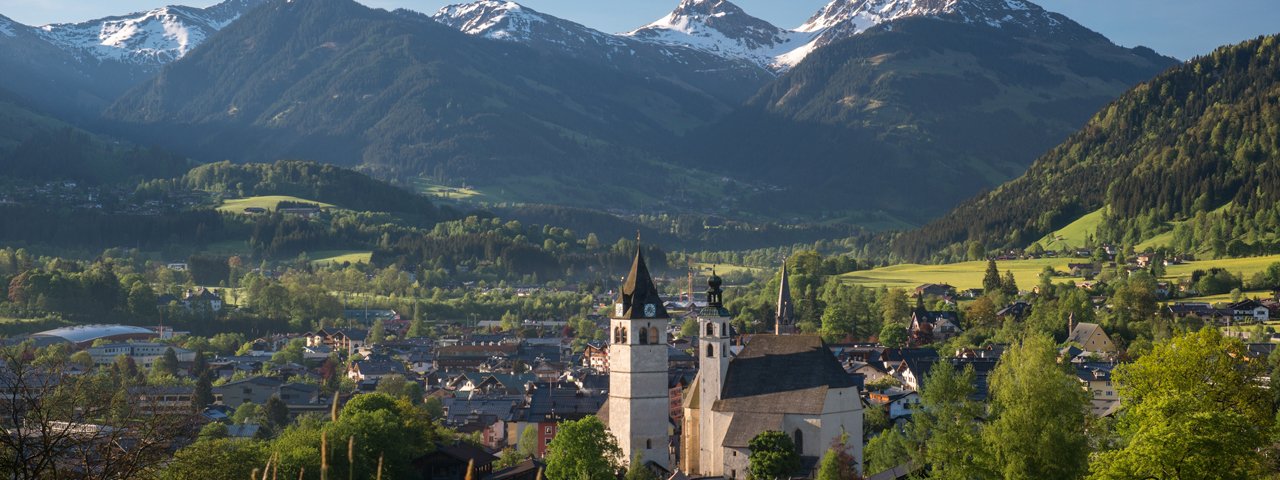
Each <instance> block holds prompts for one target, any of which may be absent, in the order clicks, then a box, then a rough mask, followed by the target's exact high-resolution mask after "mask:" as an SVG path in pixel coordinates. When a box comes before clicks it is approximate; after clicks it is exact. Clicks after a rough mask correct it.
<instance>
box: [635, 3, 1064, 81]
mask: <svg viewBox="0 0 1280 480" xmlns="http://www.w3.org/2000/svg"><path fill="white" fill-rule="evenodd" d="M907 17H937V18H949V19H953V20H957V21H963V22H967V23H973V24H985V25H989V26H992V27H1014V28H1026V29H1033V30H1043V29H1046V28H1047V29H1054V28H1056V27H1058V26H1059V25H1060V24H1062V23H1063V21H1064V20H1065V19H1064V18H1063V17H1061V16H1059V15H1057V14H1053V13H1049V12H1046V11H1045V10H1044V9H1042V8H1040V7H1039V6H1037V5H1035V4H1033V3H1031V2H1028V1H1026V0H832V1H831V2H830V3H828V4H827V5H825V6H824V7H823V8H822V9H821V10H819V11H818V12H817V13H816V14H815V15H814V16H813V17H811V18H809V20H808V21H806V22H805V23H804V24H802V25H800V26H799V27H796V28H795V29H792V30H784V29H780V28H778V27H774V26H773V25H770V24H769V23H768V22H765V21H764V20H760V19H758V18H755V17H752V16H750V15H748V14H747V13H745V12H743V11H742V9H741V8H738V6H736V5H734V4H732V3H730V2H728V1H726V0H682V1H681V2H680V4H679V6H677V7H676V9H675V10H673V11H672V12H671V13H670V14H668V15H667V16H665V17H663V18H660V19H658V20H657V21H654V22H653V23H650V24H648V25H645V26H643V27H640V28H638V29H635V30H633V31H631V32H627V33H624V34H622V35H626V36H630V37H632V38H635V39H638V40H643V41H648V42H654V43H661V44H667V45H686V46H690V47H693V48H697V49H700V50H703V51H707V52H710V53H715V54H718V55H722V56H726V57H732V58H741V59H747V60H751V61H754V62H756V63H758V64H759V65H761V66H764V67H766V68H770V69H773V70H775V71H781V70H786V69H788V68H790V67H792V66H794V65H795V64H797V63H799V62H800V61H801V60H803V59H804V58H805V57H806V56H808V54H809V53H810V52H812V51H813V50H815V49H817V48H820V47H822V46H825V45H827V44H830V43H832V42H835V41H838V40H841V39H844V38H848V37H850V36H853V35H857V34H859V33H862V32H864V31H866V30H868V29H870V28H872V27H875V26H877V25H880V24H882V23H885V22H891V21H894V20H898V19H901V18H907Z"/></svg>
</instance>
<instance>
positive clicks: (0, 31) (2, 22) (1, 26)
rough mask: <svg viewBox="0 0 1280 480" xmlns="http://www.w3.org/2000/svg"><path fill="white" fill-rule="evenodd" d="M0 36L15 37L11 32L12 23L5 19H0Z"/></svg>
mask: <svg viewBox="0 0 1280 480" xmlns="http://www.w3.org/2000/svg"><path fill="white" fill-rule="evenodd" d="M0 35H4V36H6V37H16V36H18V34H17V33H14V31H13V21H12V20H9V19H8V18H5V17H0Z"/></svg>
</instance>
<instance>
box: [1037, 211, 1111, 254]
mask: <svg viewBox="0 0 1280 480" xmlns="http://www.w3.org/2000/svg"><path fill="white" fill-rule="evenodd" d="M1102 210H1103V209H1102V208H1099V209H1097V210H1094V211H1093V212H1091V213H1089V214H1087V215H1085V216H1083V217H1080V218H1078V219H1076V221H1074V222H1071V223H1069V224H1067V226H1065V227H1062V228H1060V229H1058V231H1056V232H1052V233H1050V234H1048V235H1045V236H1044V238H1041V239H1040V246H1042V247H1044V249H1045V250H1061V249H1062V248H1063V247H1064V246H1066V247H1068V248H1076V247H1081V246H1084V240H1085V237H1086V236H1093V235H1096V234H1097V231H1098V224H1100V223H1102Z"/></svg>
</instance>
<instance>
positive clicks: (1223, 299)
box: [1188, 290, 1271, 303]
mask: <svg viewBox="0 0 1280 480" xmlns="http://www.w3.org/2000/svg"><path fill="white" fill-rule="evenodd" d="M1241 293H1243V294H1244V298H1254V297H1258V298H1271V291H1270V290H1250V291H1247V292H1241ZM1188 301H1196V302H1208V303H1227V302H1230V301H1231V294H1230V293H1224V294H1222V295H1205V296H1203V297H1195V298H1193V299H1188Z"/></svg>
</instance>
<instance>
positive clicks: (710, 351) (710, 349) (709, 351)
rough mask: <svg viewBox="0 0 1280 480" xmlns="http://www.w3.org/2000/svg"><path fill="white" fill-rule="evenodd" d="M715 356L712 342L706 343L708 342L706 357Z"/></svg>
mask: <svg viewBox="0 0 1280 480" xmlns="http://www.w3.org/2000/svg"><path fill="white" fill-rule="evenodd" d="M715 356H716V347H715V346H714V345H712V344H710V343H708V344H707V358H713V357H715Z"/></svg>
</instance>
